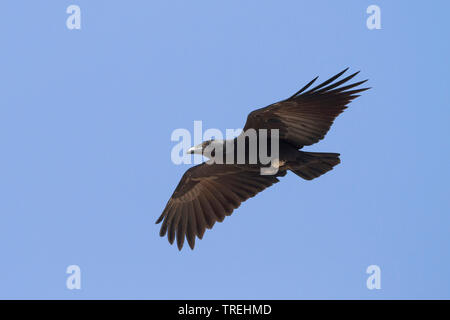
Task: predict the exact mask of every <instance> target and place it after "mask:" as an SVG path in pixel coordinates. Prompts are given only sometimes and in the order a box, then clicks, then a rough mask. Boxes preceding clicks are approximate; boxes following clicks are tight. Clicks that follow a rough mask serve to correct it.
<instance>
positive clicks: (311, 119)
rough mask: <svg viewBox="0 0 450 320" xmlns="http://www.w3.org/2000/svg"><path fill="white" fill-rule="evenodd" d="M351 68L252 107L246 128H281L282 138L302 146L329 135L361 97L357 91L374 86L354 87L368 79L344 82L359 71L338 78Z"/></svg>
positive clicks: (299, 146) (297, 146) (294, 144)
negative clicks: (287, 94)
mask: <svg viewBox="0 0 450 320" xmlns="http://www.w3.org/2000/svg"><path fill="white" fill-rule="evenodd" d="M347 70H348V68H347V69H345V70H344V71H342V72H339V73H338V74H337V75H335V76H334V77H331V78H330V79H328V80H327V81H325V82H323V83H322V84H320V85H318V86H316V87H314V88H312V89H310V90H308V91H306V90H307V89H308V88H309V87H310V86H311V85H312V84H313V83H314V82H315V81H316V80H317V77H316V78H315V79H313V80H312V81H311V82H309V83H308V84H307V85H306V86H304V87H303V88H302V89H301V90H300V91H298V92H297V93H296V94H294V95H293V96H292V97H290V98H288V99H286V100H283V101H280V102H277V103H274V104H272V105H270V106H267V107H265V108H261V109H258V110H255V111H252V112H251V113H250V114H249V115H248V117H247V122H246V123H245V126H244V130H243V132H245V131H246V130H248V129H255V130H257V129H279V134H280V139H283V140H285V141H287V142H288V143H290V144H291V145H293V146H295V147H296V148H298V149H299V148H302V147H303V146H309V145H312V144H314V143H316V142H318V141H319V140H321V139H323V138H324V137H325V134H326V133H327V132H328V130H329V129H330V127H331V125H332V124H333V121H334V119H335V118H336V117H337V116H338V115H339V114H340V113H341V112H342V111H344V109H346V108H347V105H348V104H349V103H350V102H351V101H352V100H353V99H355V98H357V97H359V95H357V93H359V92H362V91H365V90H368V89H370V88H362V89H354V90H351V89H353V88H355V87H357V86H359V85H361V84H363V83H364V82H366V81H367V80H364V81H360V82H356V83H352V84H348V85H345V86H342V85H343V84H345V83H347V82H348V81H349V80H350V79H352V78H353V77H354V76H356V75H357V74H358V73H359V71H358V72H356V73H354V74H352V75H350V76H348V77H346V78H344V79H342V80H339V81H336V82H334V81H335V80H337V79H338V78H339V77H340V76H341V75H343V74H344V73H345V71H347ZM333 82H334V83H333Z"/></svg>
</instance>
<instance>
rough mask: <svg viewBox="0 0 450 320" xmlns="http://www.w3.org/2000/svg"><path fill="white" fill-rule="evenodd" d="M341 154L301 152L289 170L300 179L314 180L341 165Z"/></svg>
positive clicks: (291, 163) (290, 164)
mask: <svg viewBox="0 0 450 320" xmlns="http://www.w3.org/2000/svg"><path fill="white" fill-rule="evenodd" d="M340 162H341V160H339V153H326V152H304V151H299V155H298V157H297V159H296V161H293V162H290V163H289V164H288V165H289V169H290V170H291V171H292V172H294V173H295V174H296V175H298V176H299V177H301V178H303V179H306V180H312V179H314V178H317V177H320V176H321V175H323V174H324V173H326V172H328V171H330V170H332V169H333V167H334V166H335V165H337V164H339V163H340Z"/></svg>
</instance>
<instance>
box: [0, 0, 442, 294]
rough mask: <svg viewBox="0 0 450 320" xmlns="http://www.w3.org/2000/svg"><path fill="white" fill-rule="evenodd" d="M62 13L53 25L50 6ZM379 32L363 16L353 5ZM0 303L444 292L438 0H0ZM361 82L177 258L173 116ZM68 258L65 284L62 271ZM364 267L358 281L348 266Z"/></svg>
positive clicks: (243, 112) (211, 122)
mask: <svg viewBox="0 0 450 320" xmlns="http://www.w3.org/2000/svg"><path fill="white" fill-rule="evenodd" d="M71 4H76V5H78V6H79V7H80V8H81V29H80V30H76V29H74V30H69V29H68V28H67V27H66V19H67V17H68V16H69V15H68V14H67V13H66V8H67V7H68V6H69V5H71ZM371 4H376V5H378V6H379V7H380V9H381V27H382V28H381V29H380V30H369V29H368V28H367V26H366V19H367V18H368V16H369V15H368V14H367V13H366V9H367V7H368V6H369V5H371ZM0 12H1V18H0V40H1V50H0V57H1V60H0V61H1V62H0V63H1V68H0V85H1V94H0V150H1V151H0V155H1V156H0V194H1V197H0V198H1V201H0V253H1V263H0V298H60V299H81V298H84V299H92V298H125V299H131V298H136V299H144V298H149V299H155V298H162V299H172V298H177V299H197V298H203V299H214V298H242V299H312V298H341V299H347V298H363V299H380V298H388V299H390V298H450V273H449V270H450V257H449V254H450V232H449V231H450V216H449V214H450V212H449V211H450V204H449V202H450V200H449V196H450V195H449V182H448V181H449V179H450V170H449V164H450V159H449V158H450V148H449V147H450V145H449V140H448V137H449V134H450V126H449V121H450V103H449V102H450V90H449V81H448V78H449V71H450V70H449V69H450V63H449V57H450V42H449V39H448V35H449V29H450V27H449V22H448V13H449V12H450V4H449V2H448V1H433V2H425V1H420V2H419V1H417V2H411V1H378V0H377V1H345V2H338V1H282V2H280V1H260V0H258V1H256V0H255V1H237V0H236V1H206V0H204V1H198V0H195V1H181V0H180V1H172V0H170V1H144V0H142V1H124V0H122V1H106V0H103V1H100V0H96V1H91V0H89V1H88V0H71V1H66V0H53V1H12V0H8V1H2V2H1V4H0ZM346 67H350V70H351V71H357V70H361V74H360V75H358V77H357V80H363V79H366V78H368V79H370V80H369V85H370V86H371V87H373V89H371V90H369V91H367V92H364V93H363V95H362V97H360V98H358V99H357V100H355V101H354V102H353V103H352V104H351V105H350V108H349V109H347V110H346V111H345V112H344V114H342V115H341V116H340V117H339V118H338V119H337V121H336V122H335V124H334V125H333V127H332V129H331V130H330V132H329V133H328V135H327V136H326V139H325V140H323V141H321V142H320V143H318V144H316V145H314V146H311V147H309V148H306V150H314V151H324V152H339V153H341V160H342V163H341V164H340V165H339V166H337V167H336V168H335V170H333V171H331V172H329V173H327V174H326V175H324V176H322V177H320V178H319V179H316V180H314V181H305V180H302V179H300V178H298V177H297V176H295V175H294V174H292V173H290V174H288V175H287V176H286V177H284V178H282V181H281V182H280V183H279V184H277V185H275V186H273V187H271V188H269V189H267V190H265V191H264V192H262V193H261V194H259V195H258V196H257V197H255V198H253V199H250V200H248V201H247V202H245V203H244V204H243V205H242V206H241V207H240V208H239V209H238V210H236V211H235V212H234V213H233V215H232V216H231V217H228V218H226V219H225V221H224V222H223V223H219V224H216V225H215V226H214V229H213V230H211V231H207V232H206V234H205V236H204V238H203V240H201V241H197V244H196V248H195V250H194V251H191V250H190V249H189V248H188V247H186V248H185V249H184V250H183V251H181V252H179V251H178V250H177V248H176V247H175V246H170V245H169V243H168V242H167V239H166V238H160V237H159V235H158V232H159V228H160V225H155V224H154V222H155V220H156V219H157V217H158V216H159V215H160V213H161V211H162V209H163V208H164V206H165V204H166V202H167V200H168V199H169V197H170V196H171V193H172V191H173V190H174V188H175V186H176V184H177V183H178V181H179V179H180V178H181V176H182V174H183V173H184V171H185V170H186V169H187V168H189V166H188V165H178V166H177V165H174V164H173V163H172V161H171V158H170V153H171V150H172V148H173V147H174V145H175V143H174V142H172V141H171V140H170V136H171V133H172V132H173V130H175V129H177V128H186V129H188V130H191V131H192V129H193V124H194V122H193V121H194V120H202V121H203V127H204V129H207V128H218V129H221V130H225V129H227V128H240V127H242V126H243V125H244V122H245V119H246V116H247V114H248V113H249V112H250V111H252V110H253V109H255V108H259V107H263V106H265V105H268V104H270V103H272V102H275V101H277V100H280V99H283V98H286V97H288V96H290V95H292V94H293V93H294V92H295V91H296V90H298V89H299V88H300V87H301V86H303V85H304V84H305V83H307V82H308V81H309V80H311V79H312V78H313V77H315V76H320V79H322V80H324V79H326V78H327V77H329V76H331V75H334V74H335V73H337V72H339V71H341V70H342V69H344V68H346ZM69 265H78V266H79V267H80V268H81V290H76V289H74V290H69V289H67V288H66V279H67V277H68V276H69V275H68V274H66V268H67V267H68V266H69ZM370 265H378V266H379V267H380V269H381V289H380V290H376V289H375V290H368V288H367V287H366V280H367V277H368V276H369V275H368V274H366V269H367V267H368V266H370Z"/></svg>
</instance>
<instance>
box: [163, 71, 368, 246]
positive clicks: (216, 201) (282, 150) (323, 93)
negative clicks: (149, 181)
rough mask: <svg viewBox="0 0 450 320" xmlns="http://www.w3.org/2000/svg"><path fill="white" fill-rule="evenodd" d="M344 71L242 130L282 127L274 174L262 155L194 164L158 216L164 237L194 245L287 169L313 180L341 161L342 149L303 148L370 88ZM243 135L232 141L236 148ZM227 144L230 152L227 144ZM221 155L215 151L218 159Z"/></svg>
mask: <svg viewBox="0 0 450 320" xmlns="http://www.w3.org/2000/svg"><path fill="white" fill-rule="evenodd" d="M345 71H347V69H345V70H344V71H342V72H340V73H338V74H337V75H335V76H333V77H331V78H330V79H328V80H327V81H325V82H323V83H321V84H319V85H317V86H315V87H313V88H312V89H309V88H310V87H311V86H312V85H313V84H314V82H315V81H316V80H317V78H315V79H313V80H312V81H311V82H309V83H308V84H307V85H306V86H304V87H303V88H302V89H301V90H299V91H298V92H297V93H295V94H294V95H293V96H291V97H290V98H288V99H286V100H283V101H280V102H277V103H274V104H271V105H269V106H267V107H265V108H261V109H257V110H255V111H252V112H251V113H250V114H249V115H248V117H247V122H246V123H245V126H244V129H243V133H242V135H244V134H245V133H246V132H247V131H248V130H249V129H254V130H256V131H258V130H261V129H268V130H271V129H278V130H279V161H280V162H279V164H280V166H279V168H278V171H277V172H276V173H275V174H273V175H261V167H263V166H264V164H262V163H261V162H260V159H259V158H258V160H257V162H256V163H249V162H248V158H247V157H246V160H245V161H246V162H245V163H243V164H236V162H233V164H218V163H215V164H207V163H202V164H200V165H197V166H194V167H191V168H190V169H188V170H187V171H186V173H185V174H184V175H183V177H182V178H181V181H180V182H179V184H178V186H177V187H176V189H175V191H174V193H173V194H172V197H171V198H170V199H169V201H168V203H167V205H166V207H165V209H164V211H163V213H162V214H161V216H160V217H159V218H158V220H157V221H156V223H160V222H162V226H161V230H160V236H161V237H163V236H165V235H166V234H167V237H168V240H169V242H170V243H171V244H172V243H173V242H174V241H175V238H176V239H177V246H178V248H179V249H180V250H181V248H182V247H183V244H184V240H185V239H187V241H188V244H189V246H190V247H191V248H192V249H193V248H194V245H195V238H196V237H198V238H199V239H202V237H203V235H204V232H205V230H206V229H211V228H212V227H213V226H214V224H215V223H216V222H222V221H223V220H224V218H225V217H226V216H229V215H231V213H232V212H233V210H234V209H236V208H238V207H239V206H240V204H241V203H242V202H244V201H245V200H247V199H248V198H251V197H254V196H255V195H256V194H257V193H259V192H261V191H262V190H264V189H266V188H268V187H270V186H271V185H273V184H275V183H277V182H279V179H278V178H279V177H282V176H284V175H286V172H287V171H288V170H291V171H292V172H294V173H295V174H297V175H298V176H300V177H302V178H304V179H306V180H312V179H314V178H316V177H319V176H320V175H322V174H324V173H326V172H328V171H329V170H331V169H332V168H333V167H334V166H335V165H337V164H338V163H340V160H339V154H338V153H320V152H304V151H300V150H299V149H301V148H303V147H304V146H309V145H312V144H314V143H316V142H318V141H319V140H321V139H323V138H324V136H325V135H326V133H327V132H328V130H329V129H330V127H331V125H332V124H333V121H334V119H335V118H336V117H337V116H338V115H339V114H340V113H341V112H343V111H344V109H346V108H347V105H348V104H349V103H350V102H351V101H352V100H353V99H355V98H357V97H358V96H359V95H358V93H360V92H362V91H365V90H367V89H369V88H360V89H356V87H358V86H360V85H361V84H363V83H364V82H366V81H367V80H364V81H360V82H356V83H352V84H346V83H348V81H349V80H351V79H352V78H353V77H355V76H356V75H357V74H358V72H356V73H353V74H351V75H349V76H348V77H346V78H343V79H342V80H338V78H339V77H341V76H342V75H343V74H344V73H345ZM336 80H338V81H336ZM344 84H346V85H344ZM308 89H309V90H308ZM238 139H239V137H238V138H236V139H234V141H232V142H231V143H233V144H234V146H235V147H234V152H235V153H236V150H237V148H236V145H237V141H238ZM268 139H270V136H269V138H268ZM210 144H211V141H205V142H203V143H202V145H200V146H199V148H197V149H196V150H199V151H198V152H199V153H203V152H204V150H205V149H207V147H208V146H209V145H210ZM268 144H269V145H270V143H268ZM223 149H224V151H223V152H224V153H226V150H227V148H226V144H224V148H223ZM247 150H248V146H247V147H246V151H247ZM196 153H197V152H196ZM217 156H218V155H214V154H213V158H214V157H217ZM235 157H236V154H235ZM235 160H236V159H235Z"/></svg>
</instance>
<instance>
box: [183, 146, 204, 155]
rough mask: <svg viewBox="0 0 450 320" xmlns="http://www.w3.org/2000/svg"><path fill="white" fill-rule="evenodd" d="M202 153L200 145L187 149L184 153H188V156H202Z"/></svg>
mask: <svg viewBox="0 0 450 320" xmlns="http://www.w3.org/2000/svg"><path fill="white" fill-rule="evenodd" d="M202 151H203V148H202V145H201V144H199V145H198V146H195V147H192V148H189V149H188V150H187V152H186V153H188V154H195V153H196V154H202Z"/></svg>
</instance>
